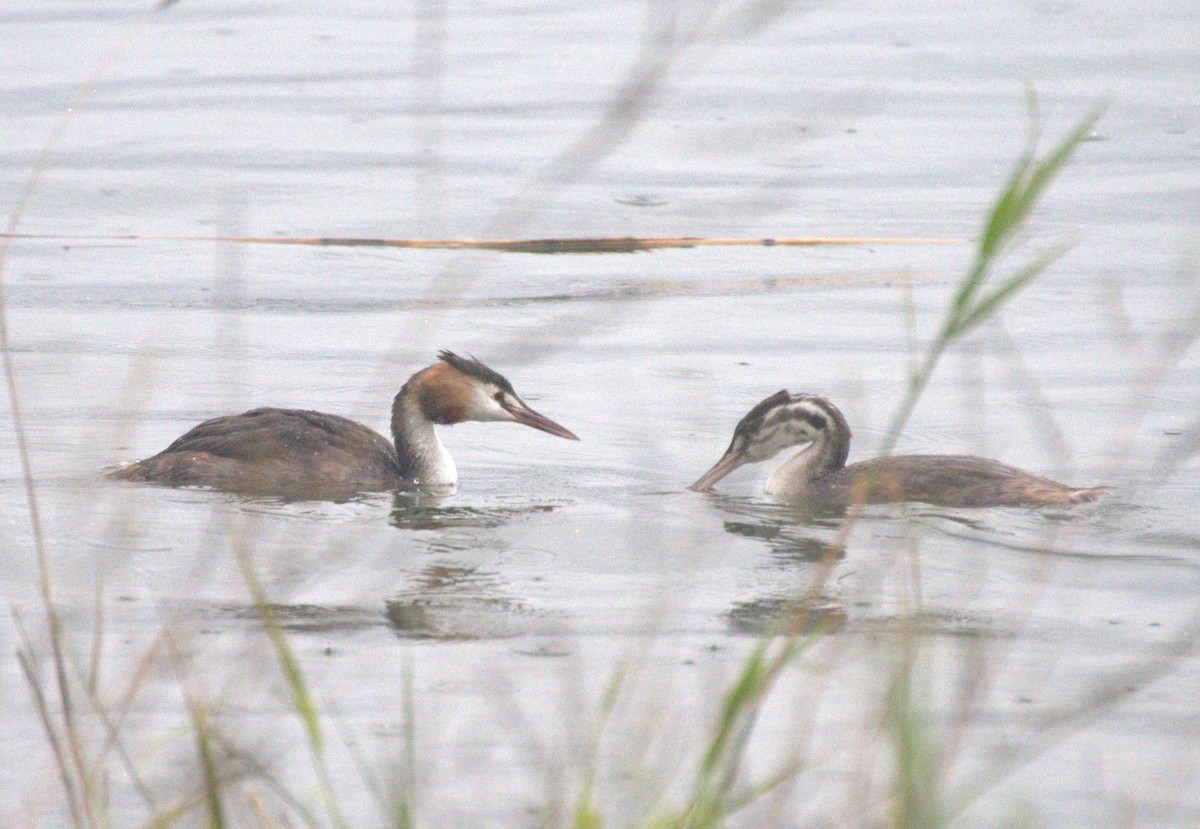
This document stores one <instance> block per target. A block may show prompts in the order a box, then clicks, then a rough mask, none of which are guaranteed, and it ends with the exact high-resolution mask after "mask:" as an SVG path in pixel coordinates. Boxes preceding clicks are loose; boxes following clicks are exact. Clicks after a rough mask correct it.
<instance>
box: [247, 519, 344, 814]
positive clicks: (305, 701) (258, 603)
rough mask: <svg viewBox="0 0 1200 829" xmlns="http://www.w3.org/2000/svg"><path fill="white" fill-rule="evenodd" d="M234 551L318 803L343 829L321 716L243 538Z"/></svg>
mask: <svg viewBox="0 0 1200 829" xmlns="http://www.w3.org/2000/svg"><path fill="white" fill-rule="evenodd" d="M234 552H235V555H236V558H237V562H238V566H239V568H240V569H241V573H242V580H243V581H244V582H245V584H246V587H247V589H249V591H250V596H251V598H252V600H253V601H254V606H255V609H256V610H257V611H258V614H259V618H260V619H262V622H263V626H264V627H265V628H266V631H267V638H268V639H269V640H270V642H271V646H272V648H273V649H274V651H275V657H276V659H277V660H278V662H279V667H280V670H281V671H282V672H283V677H284V680H285V681H286V683H287V686H288V690H289V692H290V693H291V702H292V710H293V711H294V712H295V713H296V715H297V716H298V717H299V719H300V722H301V723H302V724H303V726H304V730H305V733H306V735H307V737H308V747H309V753H310V755H311V759H312V763H313V770H314V771H315V772H316V775H317V784H318V787H319V790H320V795H321V800H322V802H323V805H324V806H325V810H326V813H327V815H328V817H329V821H330V823H331V824H333V825H334V826H337V827H342V828H343V829H345V828H346V827H348V826H349V824H348V823H347V821H346V818H345V815H344V814H343V813H342V810H341V807H340V806H339V805H338V802H337V798H336V796H335V794H334V787H333V784H332V781H331V779H330V777H329V768H328V766H327V765H326V763H325V742H324V737H323V735H322V732H321V720H320V714H319V713H318V711H317V706H316V704H315V702H314V701H313V697H312V694H311V693H310V692H309V689H308V684H307V683H306V682H305V680H304V674H303V672H302V671H301V670H300V663H299V661H298V660H297V659H296V655H295V654H294V653H293V652H292V647H291V645H290V644H289V643H288V641H287V637H286V636H285V635H284V633H283V629H282V628H280V626H279V623H278V622H277V621H276V620H275V615H274V613H272V612H271V606H270V604H269V603H268V601H267V595H266V591H265V590H264V589H263V586H262V583H261V582H259V580H258V575H257V574H256V573H255V571H254V567H253V564H252V563H251V561H250V553H249V551H248V550H247V549H246V547H245V544H244V543H243V541H242V539H240V538H238V539H236V540H235V544H234Z"/></svg>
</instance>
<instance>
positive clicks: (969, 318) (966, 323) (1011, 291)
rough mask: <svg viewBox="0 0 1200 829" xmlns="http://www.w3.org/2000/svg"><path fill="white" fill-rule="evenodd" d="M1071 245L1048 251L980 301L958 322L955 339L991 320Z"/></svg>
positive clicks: (1065, 244) (954, 332)
mask: <svg viewBox="0 0 1200 829" xmlns="http://www.w3.org/2000/svg"><path fill="white" fill-rule="evenodd" d="M1071 247H1072V245H1071V244H1070V243H1063V244H1060V245H1058V246H1057V247H1055V248H1054V249H1052V250H1048V251H1046V252H1045V253H1043V254H1042V255H1041V256H1038V257H1037V258H1036V259H1034V260H1033V261H1032V262H1029V263H1028V264H1026V265H1025V266H1024V267H1023V268H1021V269H1020V270H1019V271H1017V272H1016V273H1015V274H1013V275H1012V276H1010V277H1009V278H1008V279H1007V280H1005V281H1004V284H1002V285H1001V286H1000V287H998V288H996V290H994V291H992V293H990V294H989V295H988V296H987V297H985V298H984V299H982V300H980V301H979V302H978V303H977V304H976V305H975V307H974V308H972V309H971V310H970V312H969V313H967V314H966V316H964V317H963V318H962V319H960V320H958V321H957V322H956V324H955V328H954V330H953V332H952V336H953V337H956V338H957V337H962V336H964V335H965V334H967V332H969V331H970V330H971V329H972V328H974V327H975V326H977V325H979V323H981V322H983V321H984V320H986V319H988V318H990V317H991V316H992V315H993V314H995V313H996V312H997V311H998V310H999V309H1000V307H1001V306H1002V305H1004V304H1005V303H1006V302H1008V301H1009V300H1010V299H1012V298H1013V296H1015V295H1016V294H1017V292H1018V291H1020V290H1021V289H1022V288H1024V287H1025V286H1026V285H1028V284H1029V283H1030V282H1032V281H1033V280H1034V278H1035V277H1037V275H1038V274H1040V273H1041V272H1042V271H1044V270H1046V268H1048V267H1050V266H1051V265H1052V264H1054V262H1056V261H1057V260H1058V259H1059V258H1060V257H1062V255H1063V254H1065V253H1066V252H1067V251H1068V250H1070V249H1071Z"/></svg>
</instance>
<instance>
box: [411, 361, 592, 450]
mask: <svg viewBox="0 0 1200 829" xmlns="http://www.w3.org/2000/svg"><path fill="white" fill-rule="evenodd" d="M438 357H439V358H440V359H441V362H440V363H435V364H434V365H432V366H430V367H429V368H427V369H426V370H425V371H422V372H420V373H419V374H417V375H416V376H415V377H414V378H413V382H415V383H416V384H417V387H416V389H415V392H416V398H417V402H418V404H419V405H420V408H421V414H423V415H424V416H425V417H426V418H427V419H428V420H430V421H431V422H433V423H440V424H451V423H462V422H463V421H465V420H483V421H506V420H508V421H513V422H515V423H522V424H524V425H526V426H532V427H533V428H534V429H540V430H541V431H543V432H549V433H550V434H552V435H557V436H558V437H560V438H566V439H567V440H579V438H578V437H576V435H575V434H574V433H573V432H572V431H571V430H569V429H567V428H566V427H564V426H560V425H559V424H557V423H555V422H554V421H553V420H551V419H550V418H548V417H546V416H545V415H542V414H538V413H537V412H535V411H534V410H533V409H531V408H529V406H528V405H526V403H525V401H524V400H522V399H521V398H520V397H518V396H517V393H516V392H515V391H513V387H512V383H510V382H508V380H507V379H506V378H505V377H504V376H503V375H502V374H500V373H499V372H497V371H493V370H492V369H490V368H488V367H487V366H485V365H484V364H483V363H481V362H479V361H478V360H476V359H475V358H473V357H471V358H467V357H460V356H458V355H457V354H455V353H453V352H451V351H442V352H440V353H439V354H438ZM404 393H405V392H404V391H401V394H404Z"/></svg>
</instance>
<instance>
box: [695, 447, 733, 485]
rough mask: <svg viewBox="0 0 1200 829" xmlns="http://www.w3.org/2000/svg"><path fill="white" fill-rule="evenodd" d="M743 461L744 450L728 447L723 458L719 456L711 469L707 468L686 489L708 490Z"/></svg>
mask: <svg viewBox="0 0 1200 829" xmlns="http://www.w3.org/2000/svg"><path fill="white" fill-rule="evenodd" d="M745 462H746V452H745V450H743V449H734V448H733V447H730V448H729V451H728V452H726V453H725V457H723V458H721V460H719V461H717V462H716V464H715V465H714V466H713V468H712V469H710V470H708V471H707V472H705V473H704V474H703V475H701V476H700V478H699V480H697V481H696V483H694V484H692V485H691V486H689V487H688V489H691V490H694V491H696V492H707V491H708V490H710V489H712V488H713V485H714V484H716V482H717V481H719V480H721V479H722V478H724V477H725V476H726V475H728V474H729V473H730V472H732V471H733V470H735V469H737V468H738V467H739V466H741V465H742V464H744V463H745Z"/></svg>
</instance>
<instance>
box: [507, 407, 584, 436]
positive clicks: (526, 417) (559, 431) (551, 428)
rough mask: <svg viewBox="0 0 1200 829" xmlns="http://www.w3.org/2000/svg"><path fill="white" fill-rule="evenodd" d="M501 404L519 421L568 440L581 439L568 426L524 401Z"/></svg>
mask: <svg viewBox="0 0 1200 829" xmlns="http://www.w3.org/2000/svg"><path fill="white" fill-rule="evenodd" d="M500 405H501V406H503V407H504V411H506V412H508V413H509V414H510V415H512V419H513V420H515V421H516V422H517V423H521V424H524V425H525V426H532V427H533V428H535V429H538V430H540V431H543V432H549V433H550V434H552V435H554V436H556V437H560V438H566V439H567V440H579V437H578V436H577V435H576V434H575V433H574V432H572V431H571V430H570V429H568V428H567V427H566V426H560V425H559V424H557V423H555V422H554V421H553V420H551V419H550V418H548V417H546V416H545V415H541V414H538V413H537V412H535V411H534V410H533V409H531V408H529V407H528V406H526V405H525V404H524V403H523V402H522V403H519V404H517V405H510V404H508V403H503V402H502V403H501V404H500Z"/></svg>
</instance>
